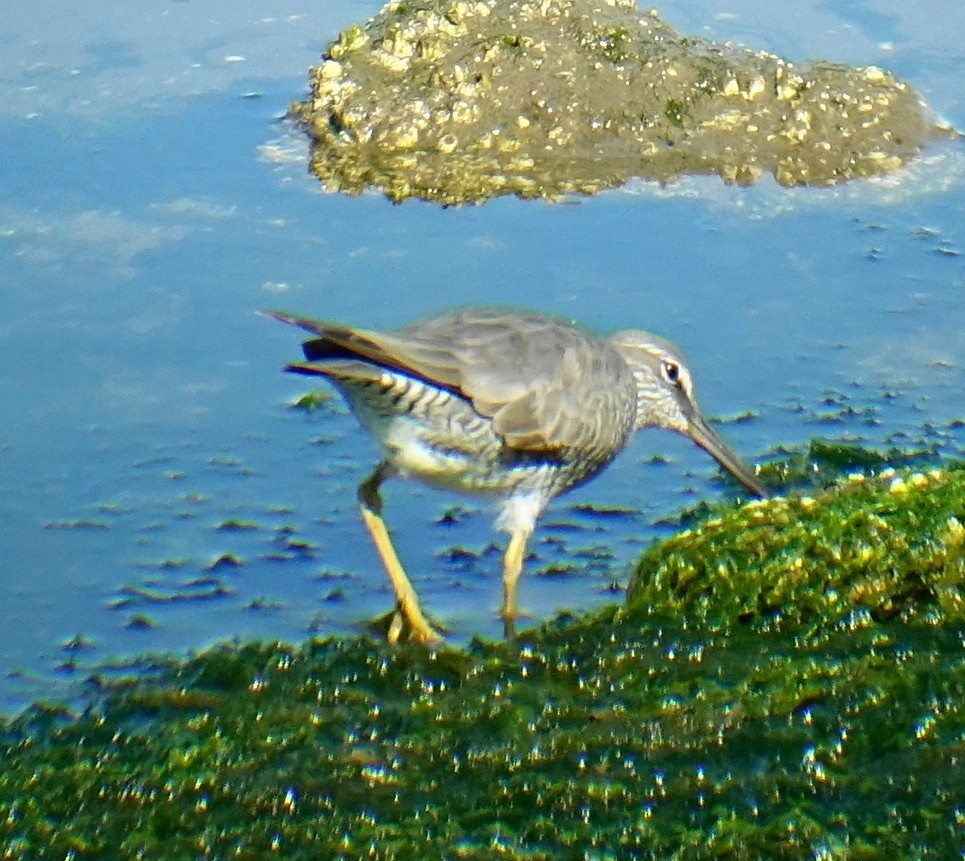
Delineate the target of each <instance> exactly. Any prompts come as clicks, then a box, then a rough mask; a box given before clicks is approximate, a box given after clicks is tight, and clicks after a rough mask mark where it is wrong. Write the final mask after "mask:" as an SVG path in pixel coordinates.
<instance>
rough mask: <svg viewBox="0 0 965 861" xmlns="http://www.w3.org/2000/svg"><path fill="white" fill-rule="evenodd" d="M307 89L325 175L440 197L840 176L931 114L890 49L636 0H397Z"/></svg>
mask: <svg viewBox="0 0 965 861" xmlns="http://www.w3.org/2000/svg"><path fill="white" fill-rule="evenodd" d="M311 87H312V93H311V97H310V98H309V99H308V100H307V101H306V102H304V103H300V104H298V105H295V106H294V110H295V113H296V114H297V115H298V116H299V117H300V118H301V119H302V120H303V122H304V123H305V124H306V126H307V128H308V129H309V132H310V134H311V136H312V138H313V146H312V154H311V169H312V171H313V172H314V173H315V175H316V176H317V177H318V178H319V179H320V180H322V182H323V183H324V184H325V185H326V187H327V188H329V189H331V190H335V191H344V192H348V193H358V192H360V191H362V190H363V189H365V188H368V187H375V188H379V189H381V190H382V191H384V193H385V194H386V195H388V196H389V197H390V198H392V199H394V200H404V199H406V198H408V197H413V196H415V197H422V198H426V199H429V200H435V201H438V202H440V203H444V204H453V203H463V202H468V201H480V200H484V199H486V198H489V197H493V196H496V195H500V194H516V195H519V196H522V197H550V198H552V197H558V196H560V195H563V194H566V193H570V192H579V193H593V192H596V191H598V190H600V189H602V188H608V187H613V186H616V185H620V184H622V183H623V182H625V181H626V180H628V179H630V178H631V177H634V176H637V177H643V178H645V179H654V180H658V181H661V182H663V181H668V180H672V179H674V178H675V177H678V176H680V175H681V174H686V173H700V174H717V175H719V176H720V177H721V178H723V179H724V180H725V181H727V182H736V183H751V182H753V181H755V180H757V179H758V178H759V177H760V176H762V175H763V174H764V173H770V174H773V175H774V177H775V178H776V179H777V181H778V182H780V183H782V184H784V185H799V184H809V185H810V184H813V185H831V184H834V183H839V182H843V181H845V180H848V179H852V178H857V177H868V176H875V175H878V174H881V173H886V172H888V171H892V170H895V169H897V168H898V167H900V166H902V165H903V164H904V163H905V162H907V161H908V160H909V159H911V158H913V157H914V156H915V155H916V154H917V153H918V152H919V149H920V147H921V146H922V144H923V142H925V141H926V139H927V138H928V137H929V135H930V134H931V133H932V132H933V131H934V127H933V126H932V125H931V123H930V120H929V118H928V115H927V112H926V111H925V109H924V107H923V105H922V103H921V101H920V100H919V98H918V97H917V95H916V94H915V93H914V91H913V90H912V89H911V87H909V86H908V85H907V84H905V83H903V82H901V81H899V80H897V79H896V78H894V77H893V76H892V75H890V74H889V73H888V72H885V71H883V70H881V69H879V68H877V67H874V66H869V67H865V68H850V67H846V66H843V65H837V64H831V63H813V64H807V65H804V64H801V65H798V64H793V63H790V62H787V61H785V60H783V59H781V58H779V57H777V56H774V55H772V54H767V53H762V52H755V51H751V50H748V49H745V48H738V47H734V46H732V45H729V44H719V43H713V42H708V41H705V40H701V39H696V38H691V37H685V36H681V35H679V34H677V33H676V32H674V31H673V30H672V29H671V28H670V27H669V26H667V25H666V24H665V23H664V22H663V21H662V20H661V19H660V18H659V17H658V15H657V14H656V12H649V13H646V14H643V13H641V12H640V11H638V10H637V8H636V6H635V5H634V3H633V2H632V0H415V2H413V0H392V2H390V3H389V4H388V5H386V6H385V7H384V8H383V9H382V11H381V12H380V13H379V14H378V15H377V16H376V17H375V18H373V19H371V20H370V21H369V22H368V23H366V24H365V25H364V26H358V25H356V26H353V27H350V28H349V29H348V30H345V31H344V32H343V33H341V34H340V35H339V37H338V39H337V40H336V41H335V42H333V43H332V44H331V45H330V46H329V47H328V49H327V51H326V53H325V55H324V57H323V61H322V63H321V64H320V65H319V66H318V67H316V68H314V69H313V70H312V73H311Z"/></svg>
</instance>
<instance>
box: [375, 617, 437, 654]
mask: <svg viewBox="0 0 965 861" xmlns="http://www.w3.org/2000/svg"><path fill="white" fill-rule="evenodd" d="M372 629H373V630H374V631H378V632H379V633H381V634H383V635H384V636H385V639H386V641H387V642H388V643H389V644H390V645H392V646H395V645H396V644H398V643H425V644H432V643H441V642H442V641H443V636H442V634H440V633H439V631H437V630H436V629H435V628H434V627H433V626H432V625H430V624H429V622H428V621H426V619H425V618H424V617H421V618H411V617H407V616H406V614H405V613H403V612H402V610H400V609H398V608H397V609H395V610H393V611H392V612H390V613H386V614H385V615H384V616H380V617H379V618H377V619H375V620H373V623H372Z"/></svg>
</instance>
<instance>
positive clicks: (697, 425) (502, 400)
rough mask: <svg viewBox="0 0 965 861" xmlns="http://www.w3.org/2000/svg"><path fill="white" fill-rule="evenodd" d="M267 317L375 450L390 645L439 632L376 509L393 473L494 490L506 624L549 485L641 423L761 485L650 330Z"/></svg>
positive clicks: (510, 315)
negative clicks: (335, 393) (291, 330)
mask: <svg viewBox="0 0 965 861" xmlns="http://www.w3.org/2000/svg"><path fill="white" fill-rule="evenodd" d="M270 316H272V317H274V318H276V319H278V320H281V321H283V322H285V323H291V324H293V325H295V326H300V327H301V328H302V329H306V330H307V331H309V332H311V333H312V334H313V335H314V336H315V337H314V338H312V339H311V340H308V341H306V342H305V343H304V344H303V345H302V349H303V351H304V354H305V362H300V363H296V364H292V365H289V366H288V370H290V371H294V372H296V373H300V374H314V375H319V376H323V377H326V378H327V379H328V380H329V381H330V382H331V383H332V384H333V385H334V386H335V387H336V388H337V389H338V390H339V391H340V392H341V393H342V395H343V396H344V397H345V400H346V401H347V402H348V405H349V406H350V407H351V409H352V411H353V412H354V413H355V416H356V418H357V419H358V420H359V422H360V423H361V424H362V425H363V426H364V427H365V428H366V430H368V432H369V433H371V434H372V436H373V437H375V439H376V440H377V441H378V443H379V444H380V446H381V448H382V460H381V462H380V463H379V465H378V466H377V467H376V468H375V470H374V472H373V473H372V474H371V475H370V476H369V477H368V478H367V479H366V480H365V481H363V482H362V484H361V485H360V486H359V490H358V497H359V502H360V509H361V514H362V520H363V521H364V523H365V525H366V527H367V528H368V531H369V534H370V535H371V537H372V541H373V543H374V544H375V548H376V550H377V551H378V553H379V556H380V557H381V559H382V562H383V564H384V565H385V569H386V571H387V572H388V575H389V579H390V580H391V581H392V589H393V591H394V592H395V600H396V612H395V614H394V616H393V619H392V623H391V624H390V626H389V634H388V636H389V640H390V641H391V642H395V641H397V640H398V639H399V638H400V637H403V636H404V637H408V638H410V639H413V640H419V641H424V642H428V641H431V640H436V639H438V638H439V635H438V634H437V633H436V632H435V631H434V630H433V628H432V627H431V626H430V624H429V622H428V621H427V620H426V618H425V616H424V615H423V613H422V610H421V608H420V606H419V599H418V597H417V596H416V592H415V589H414V588H413V587H412V584H411V583H410V582H409V578H408V577H407V576H406V573H405V569H404V568H403V567H402V564H401V563H400V562H399V558H398V556H397V555H396V552H395V549H394V548H393V546H392V542H391V540H390V539H389V534H388V531H387V530H386V527H385V523H384V521H383V520H382V515H381V510H382V500H381V498H380V496H379V487H380V486H381V484H382V482H383V481H385V480H386V479H387V478H390V477H392V476H402V477H408V476H411V477H413V478H418V479H421V480H422V481H424V482H426V483H428V484H431V485H434V486H436V487H442V488H448V489H450V490H458V491H463V492H467V493H478V494H482V495H487V496H493V497H496V498H498V499H500V500H501V502H502V510H501V513H500V515H499V519H498V521H497V526H498V527H499V528H500V529H502V530H504V531H506V532H508V533H509V536H510V537H509V544H508V546H507V548H506V553H505V556H504V558H503V606H502V617H503V622H504V625H505V627H506V632H507V635H511V634H512V632H513V626H514V621H515V618H516V613H517V608H516V582H517V580H518V579H519V574H520V571H521V569H522V564H523V556H524V553H525V549H526V542H527V539H528V538H529V536H530V534H531V533H532V532H533V529H534V527H535V525H536V519H537V517H538V516H539V514H540V513H541V512H542V511H543V509H544V508H545V507H546V505H547V503H548V502H549V501H550V500H551V499H552V498H553V497H554V496H557V495H558V494H560V493H563V492H564V491H566V490H569V489H570V488H572V487H575V486H577V485H579V484H581V483H582V482H584V481H586V480H587V479H589V478H591V477H592V476H594V475H596V474H597V473H598V472H600V470H602V469H603V468H604V467H606V466H607V464H609V463H610V461H612V460H613V458H614V457H616V455H617V454H619V453H620V451H621V450H622V449H623V448H624V446H626V444H627V442H628V441H629V439H630V437H631V436H632V434H633V432H634V431H635V430H636V429H637V428H642V427H663V428H669V429H671V430H675V431H678V432H679V433H682V434H684V435H685V436H688V437H689V438H690V439H692V440H693V441H694V442H695V443H696V444H697V445H699V446H700V447H701V448H703V449H704V450H706V451H707V452H708V453H709V454H710V455H712V456H713V457H714V458H715V459H716V460H717V461H718V462H719V463H720V465H721V466H723V467H724V469H726V470H727V471H728V472H729V473H731V475H733V476H734V478H736V479H737V480H738V481H739V482H740V483H741V484H742V485H743V486H744V487H745V488H746V489H747V490H749V491H750V492H751V493H754V494H757V495H758V496H764V495H765V490H764V488H763V486H762V485H761V484H760V482H759V481H758V480H757V478H756V477H755V476H754V474H753V472H751V471H750V470H749V469H748V468H747V467H746V466H745V465H744V464H743V463H742V462H741V460H740V458H739V457H738V456H737V455H736V454H734V452H733V451H732V450H731V449H730V448H729V447H728V446H727V445H726V444H725V443H724V442H723V440H721V438H720V437H719V436H718V435H717V433H716V432H715V431H714V430H713V429H712V428H711V427H710V426H709V425H708V424H707V422H706V420H705V419H704V418H703V417H702V416H701V414H700V411H699V409H698V408H697V404H696V402H695V400H694V392H693V384H692V382H691V377H690V371H689V370H688V369H687V365H686V362H685V361H684V358H683V356H682V355H681V354H680V352H679V351H678V350H677V348H676V347H674V346H673V345H672V344H670V343H669V342H667V341H665V340H663V339H662V338H658V337H656V336H655V335H651V334H649V333H647V332H641V331H633V330H631V331H625V332H618V333H617V334H615V335H611V336H610V337H609V338H600V337H597V336H596V335H593V334H592V333H590V332H588V331H587V330H585V329H582V328H580V327H578V326H575V325H572V324H570V323H567V322H564V321H562V320H559V319H557V318H555V317H548V316H544V315H542V314H534V313H526V312H521V311H509V310H504V309H494V308H462V309H458V310H455V311H447V312H445V313H442V314H438V315H436V316H433V317H429V318H427V319H425V320H420V321H417V322H415V323H411V324H410V325H408V326H405V327H404V328H402V329H398V330H397V331H394V332H373V331H368V330H365V329H356V328H354V327H351V326H343V325H341V324H339V323H328V322H324V321H319V320H311V319H308V318H305V317H293V316H290V315H288V314H284V313H280V312H273V313H271V314H270Z"/></svg>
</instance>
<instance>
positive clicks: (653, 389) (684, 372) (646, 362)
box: [610, 330, 767, 496]
mask: <svg viewBox="0 0 965 861" xmlns="http://www.w3.org/2000/svg"><path fill="white" fill-rule="evenodd" d="M610 343H611V344H612V345H613V346H614V347H615V348H616V349H617V351H618V352H619V353H620V355H621V356H623V359H624V361H625V362H626V363H627V365H628V366H629V367H630V370H631V371H632V372H633V378H634V380H635V381H636V384H637V422H636V424H637V427H638V428H643V427H661V428H667V429H668V430H675V431H677V432H678V433H681V434H683V435H684V436H686V437H689V438H690V439H691V440H693V442H695V443H696V444H697V445H699V446H700V447H701V448H702V449H704V451H706V452H707V453H708V454H709V455H711V456H712V457H713V458H714V459H715V460H716V461H717V462H718V463H719V464H720V465H721V466H722V467H723V468H724V469H726V470H727V471H728V472H729V473H730V474H731V475H732V476H734V478H736V479H737V480H738V481H739V482H740V483H741V484H742V485H743V486H744V487H745V488H747V490H749V491H750V492H751V493H754V494H756V495H757V496H767V491H766V490H765V489H764V486H763V485H762V484H761V483H760V481H758V480H757V477H756V476H755V475H754V473H753V472H752V471H751V470H750V469H749V468H748V467H747V466H746V465H745V464H744V462H743V461H742V460H741V459H740V458H739V457H738V456H737V455H736V454H735V453H734V451H733V450H732V449H731V448H730V447H729V446H728V445H727V444H726V443H725V442H724V441H723V440H722V439H721V438H720V437H719V436H718V435H717V432H716V431H715V430H714V429H713V428H711V426H710V425H709V424H707V420H706V419H705V418H704V417H703V416H702V415H701V413H700V408H699V407H698V406H697V401H696V399H695V398H694V384H693V379H692V377H691V375H690V370H689V368H688V367H687V362H686V360H685V359H684V357H683V355H682V354H681V353H680V351H679V350H678V349H677V348H676V347H675V346H674V345H673V344H671V343H670V342H669V341H665V340H664V339H663V338H658V337H657V336H656V335H651V334H650V333H649V332H641V331H638V330H628V331H625V332H617V333H616V334H615V335H612V336H611V337H610Z"/></svg>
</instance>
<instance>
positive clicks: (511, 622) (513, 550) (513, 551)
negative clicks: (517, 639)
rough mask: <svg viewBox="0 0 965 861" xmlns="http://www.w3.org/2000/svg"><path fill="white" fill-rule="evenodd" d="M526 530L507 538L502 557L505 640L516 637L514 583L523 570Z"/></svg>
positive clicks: (527, 534) (516, 610)
mask: <svg viewBox="0 0 965 861" xmlns="http://www.w3.org/2000/svg"><path fill="white" fill-rule="evenodd" d="M528 538H529V531H528V530H517V531H516V532H514V533H513V534H512V535H511V536H510V537H509V544H508V545H507V546H506V554H505V555H504V556H503V610H502V617H503V633H504V634H505V636H506V638H507V639H511V638H512V637H514V636H515V635H516V615H517V613H518V607H517V605H516V583H517V581H518V580H519V575H520V572H522V570H523V555H524V554H525V552H526V541H527V539H528Z"/></svg>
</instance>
